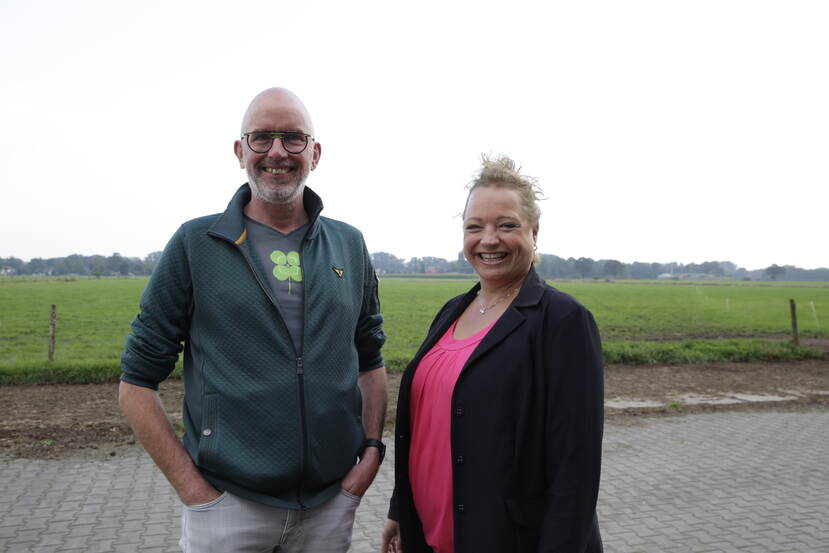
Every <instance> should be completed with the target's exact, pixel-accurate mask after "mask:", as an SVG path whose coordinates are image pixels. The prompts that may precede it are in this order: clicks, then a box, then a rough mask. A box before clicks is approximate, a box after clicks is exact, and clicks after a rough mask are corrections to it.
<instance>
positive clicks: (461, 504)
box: [455, 503, 466, 513]
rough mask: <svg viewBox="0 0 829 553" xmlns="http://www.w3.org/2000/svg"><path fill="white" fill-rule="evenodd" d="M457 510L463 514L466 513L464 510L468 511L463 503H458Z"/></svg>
mask: <svg viewBox="0 0 829 553" xmlns="http://www.w3.org/2000/svg"><path fill="white" fill-rule="evenodd" d="M455 509H457V511H458V512H459V513H462V512H464V510H466V507H464V506H463V503H458V505H457V506H456V507H455Z"/></svg>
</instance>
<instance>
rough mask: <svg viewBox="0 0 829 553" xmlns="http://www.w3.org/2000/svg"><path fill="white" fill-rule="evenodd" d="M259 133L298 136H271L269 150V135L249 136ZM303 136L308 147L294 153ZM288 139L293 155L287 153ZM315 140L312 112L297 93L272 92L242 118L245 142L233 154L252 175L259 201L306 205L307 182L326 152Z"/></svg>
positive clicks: (262, 94) (265, 93) (262, 95)
mask: <svg viewBox="0 0 829 553" xmlns="http://www.w3.org/2000/svg"><path fill="white" fill-rule="evenodd" d="M259 131H271V132H274V133H298V134H296V135H291V134H289V135H284V134H279V135H270V137H273V138H274V140H273V144H271V145H270V148H267V139H268V138H270V137H269V136H268V135H250V134H248V133H256V132H259ZM300 135H308V137H309V138H307V146H306V147H305V148H304V149H303V150H302V151H301V152H299V153H291V152H294V151H297V150H298V148H297V147H296V145H295V144H294V142H296V141H297V139H300V140H301V139H302V137H301V136H300ZM284 136H287V138H286V140H287V142H286V143H285V144H287V145H288V150H290V151H288V150H286V149H285V145H284V144H283V140H282V137H284ZM313 136H314V127H313V125H312V124H311V117H310V116H309V115H308V110H306V109H305V105H304V104H303V103H302V101H301V100H300V99H299V98H298V97H297V96H296V95H295V94H294V93H293V92H291V91H289V90H286V89H284V88H269V89H267V90H265V91H263V92H260V93H259V94H258V95H257V96H256V97H255V98H254V99H253V101H252V102H251V103H250V106H248V109H247V111H246V112H245V116H244V117H243V118H242V138H241V139H240V140H237V141H236V142H234V144H233V151H234V152H235V153H236V157H237V158H239V166H240V167H241V168H242V169H244V170H245V171H246V172H247V174H248V181H249V183H250V187H251V190H252V192H253V195H254V198H255V199H257V200H260V201H263V202H266V203H269V204H288V203H294V202H296V201H300V202H301V201H302V192H303V190H304V189H305V179H307V178H308V174H309V173H310V172H311V171H313V170H314V169H316V167H317V163H319V159H320V153H321V152H322V149H321V147H320V145H319V143H318V142H316V141H315V140H314V138H313ZM257 138H258V141H254V140H255V139H257ZM263 140H264V141H263ZM263 143H264V144H265V147H264V148H263V147H262V144H263ZM251 146H252V147H251ZM255 150H258V151H255Z"/></svg>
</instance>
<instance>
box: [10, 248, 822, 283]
mask: <svg viewBox="0 0 829 553" xmlns="http://www.w3.org/2000/svg"><path fill="white" fill-rule="evenodd" d="M160 257H161V252H153V253H151V254H149V255H147V256H146V257H144V258H143V259H141V258H138V257H124V256H122V255H121V254H119V253H113V254H112V255H110V256H103V255H79V254H74V255H70V256H68V257H53V258H49V259H42V258H38V257H36V258H34V259H31V260H30V261H28V262H25V261H23V260H21V259H18V258H16V257H6V258H2V257H0V274H3V275H53V276H62V275H80V276H96V277H102V276H129V275H149V274H151V273H152V272H153V269H154V268H155V266H156V264H157V263H158V260H159V258H160ZM540 257H541V261H540V262H539V263H538V264H537V265H536V271H538V273H539V274H540V275H541V276H543V277H544V278H551V279H557V278H589V279H657V278H661V279H675V280H686V279H706V278H709V279H722V278H729V279H735V280H789V281H798V280H811V281H815V280H817V281H829V269H828V268H820V269H801V268H799V267H794V266H792V265H782V266H781V265H776V264H775V265H771V266H769V267H766V268H765V269H757V270H752V271H749V270H747V269H744V268H742V267H737V265H735V264H734V263H732V262H730V261H706V262H704V263H688V264H682V263H675V262H672V263H645V262H639V261H635V262H633V263H623V262H621V261H618V260H616V259H598V260H595V259H592V258H589V257H579V258H578V259H576V258H573V257H569V258H567V259H565V258H563V257H559V256H557V255H551V254H541V256H540ZM371 259H372V262H373V263H374V268H375V269H376V270H377V272H378V273H379V274H381V275H384V274H390V275H394V274H445V273H460V274H471V273H472V272H473V271H472V267H471V266H470V265H469V263H467V261H466V260H465V259H464V257H463V253H462V252H461V253H458V256H457V258H456V259H454V260H452V261H450V260H447V259H443V258H442V257H412V258H411V259H408V260H404V259H401V258H399V257H396V256H395V255H393V254H390V253H388V252H375V253H373V254H371Z"/></svg>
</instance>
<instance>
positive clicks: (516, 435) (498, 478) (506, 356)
mask: <svg viewBox="0 0 829 553" xmlns="http://www.w3.org/2000/svg"><path fill="white" fill-rule="evenodd" d="M540 195H541V194H540V190H539V188H538V186H537V185H536V184H535V181H534V179H531V178H528V177H525V176H522V175H521V174H519V173H518V171H517V170H516V169H515V164H514V163H513V161H512V160H510V159H509V158H506V157H500V158H498V159H497V160H494V161H492V160H489V159H487V158H484V163H483V166H482V169H481V171H480V174H479V176H478V177H477V179H476V180H474V181H473V182H472V183H471V185H470V191H469V196H468V197H467V202H466V208H465V209H464V213H463V234H464V239H463V251H464V255H465V257H466V259H467V260H468V261H469V263H470V264H471V265H472V267H473V269H474V270H475V272H476V273H477V274H478V277H479V278H480V283H479V284H477V285H475V287H473V288H472V290H470V291H469V292H468V293H466V294H465V295H461V296H458V297H456V298H454V299H452V300H450V301H449V302H448V303H447V304H446V305H444V306H443V308H442V309H441V310H440V312H438V314H437V316H436V317H435V319H434V321H433V322H432V326H431V328H430V329H429V333H428V335H427V337H426V340H425V341H424V342H423V344H422V345H421V347H420V350H419V351H418V352H417V354H416V355H415V358H414V359H413V360H412V362H411V363H410V364H409V366H408V368H407V369H406V372H405V373H404V375H403V378H402V380H401V383H400V396H399V399H398V405H397V423H396V432H395V434H396V436H395V457H396V459H395V491H394V494H393V496H392V500H391V506H390V509H389V519H390V520H389V521H388V522H387V523H386V528H385V529H384V531H383V553H387V552H388V551H394V552H400V551H404V552H405V553H421V552H424V553H425V552H431V551H434V552H436V553H485V552H499V553H511V552H531V551H532V552H536V551H556V552H572V553H597V552H601V551H602V543H601V538H600V535H599V528H598V522H597V519H596V497H597V494H598V490H599V472H600V465H601V445H602V424H603V379H602V357H601V344H600V339H599V333H598V330H597V329H596V325H595V323H594V321H593V317H592V316H591V314H590V312H589V311H587V309H585V308H584V307H583V306H582V305H581V304H579V303H578V302H577V301H576V300H575V299H573V298H572V297H570V296H568V295H566V294H564V293H562V292H559V291H558V290H556V289H554V288H552V287H550V286H548V285H547V284H545V282H544V281H543V280H542V279H541V278H540V277H539V276H538V275H537V274H536V272H535V270H534V269H533V261H534V257H535V254H534V253H533V252H534V250H535V249H536V245H535V241H536V236H537V234H538V219H539V216H540V210H539V208H538V205H537V200H538V199H539V198H540Z"/></svg>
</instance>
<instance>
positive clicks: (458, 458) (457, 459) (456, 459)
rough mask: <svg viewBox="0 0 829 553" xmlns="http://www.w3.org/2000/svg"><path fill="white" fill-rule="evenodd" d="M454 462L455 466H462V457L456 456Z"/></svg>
mask: <svg viewBox="0 0 829 553" xmlns="http://www.w3.org/2000/svg"><path fill="white" fill-rule="evenodd" d="M455 462H456V463H457V464H459V465H462V464H463V455H458V456H457V457H456V458H455Z"/></svg>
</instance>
